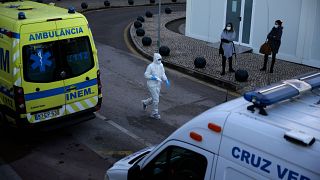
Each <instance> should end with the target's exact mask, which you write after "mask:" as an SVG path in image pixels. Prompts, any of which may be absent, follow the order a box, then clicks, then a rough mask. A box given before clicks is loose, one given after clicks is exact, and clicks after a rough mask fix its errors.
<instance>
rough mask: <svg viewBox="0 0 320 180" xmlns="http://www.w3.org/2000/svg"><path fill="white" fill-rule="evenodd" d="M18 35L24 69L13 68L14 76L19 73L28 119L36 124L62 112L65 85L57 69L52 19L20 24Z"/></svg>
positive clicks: (61, 74) (55, 42)
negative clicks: (19, 36)
mask: <svg viewBox="0 0 320 180" xmlns="http://www.w3.org/2000/svg"><path fill="white" fill-rule="evenodd" d="M20 34H21V41H20V52H22V53H21V55H22V57H21V58H22V67H23V68H21V69H20V70H19V69H16V70H15V71H14V72H15V73H14V75H15V76H22V77H21V78H20V77H17V78H16V79H18V81H19V80H21V84H22V87H23V90H24V94H25V101H26V112H27V118H28V121H29V122H30V123H36V122H40V121H44V120H49V119H52V118H56V117H60V116H63V115H65V88H64V87H65V84H64V81H63V77H62V76H63V73H61V72H62V71H61V69H60V68H59V61H60V57H59V43H58V37H57V34H56V24H55V22H54V21H50V22H41V23H34V24H26V25H22V26H21V30H20ZM15 53H18V54H19V52H15ZM15 55H16V54H15ZM19 71H20V72H19ZM16 84H17V85H19V82H16Z"/></svg>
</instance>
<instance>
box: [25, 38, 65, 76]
mask: <svg viewBox="0 0 320 180" xmlns="http://www.w3.org/2000/svg"><path fill="white" fill-rule="evenodd" d="M57 49H58V46H57V44H55V43H52V42H47V43H41V44H35V45H27V46H24V47H23V66H24V75H25V79H26V80H28V81H32V82H50V81H54V80H55V77H54V76H55V72H54V71H55V69H56V66H57V59H58V57H59V56H58V50H57Z"/></svg>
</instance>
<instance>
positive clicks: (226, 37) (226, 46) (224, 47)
mask: <svg viewBox="0 0 320 180" xmlns="http://www.w3.org/2000/svg"><path fill="white" fill-rule="evenodd" d="M235 39H236V33H235V31H234V29H233V25H232V23H228V24H227V25H226V27H225V28H224V30H223V31H222V33H221V45H220V50H219V54H222V72H221V73H220V74H221V75H225V73H226V72H225V68H226V61H227V59H228V60H229V72H234V70H233V68H232V55H233V54H234V53H235V48H234V44H233V41H234V40H235Z"/></svg>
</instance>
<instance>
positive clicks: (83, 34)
mask: <svg viewBox="0 0 320 180" xmlns="http://www.w3.org/2000/svg"><path fill="white" fill-rule="evenodd" d="M56 24H57V32H60V36H59V40H60V48H61V50H62V51H61V58H62V59H61V60H62V63H63V66H64V67H65V68H66V71H65V72H66V78H65V80H64V82H65V86H66V87H65V88H66V92H65V93H66V94H65V97H66V113H67V114H72V113H76V112H79V111H83V110H87V109H90V108H94V107H95V106H96V105H97V103H98V84H97V73H98V71H97V69H98V68H97V64H96V63H95V62H97V61H95V60H94V56H93V51H92V49H93V48H92V45H91V42H90V39H92V38H90V36H91V33H90V32H89V28H88V23H87V21H86V20H85V18H75V19H67V20H61V21H56Z"/></svg>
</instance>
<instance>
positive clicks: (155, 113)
mask: <svg viewBox="0 0 320 180" xmlns="http://www.w3.org/2000/svg"><path fill="white" fill-rule="evenodd" d="M161 60H162V57H161V55H160V54H159V53H154V54H153V62H152V63H151V64H149V65H148V67H147V69H146V72H145V73H144V77H145V78H146V79H147V86H148V89H149V92H150V95H151V97H150V98H148V99H145V100H142V106H143V109H144V110H146V108H147V106H148V105H152V112H151V116H150V117H152V118H155V119H160V118H161V117H160V114H159V110H158V104H159V95H160V89H161V83H162V82H166V85H167V88H169V87H170V82H169V80H168V78H167V76H166V74H165V71H164V68H163V64H162V63H161Z"/></svg>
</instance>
